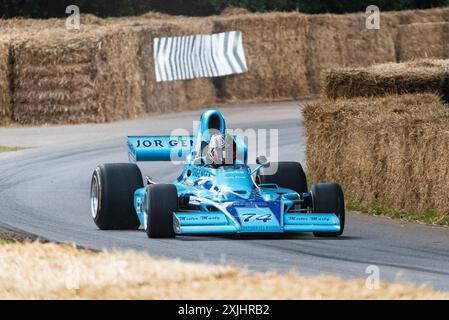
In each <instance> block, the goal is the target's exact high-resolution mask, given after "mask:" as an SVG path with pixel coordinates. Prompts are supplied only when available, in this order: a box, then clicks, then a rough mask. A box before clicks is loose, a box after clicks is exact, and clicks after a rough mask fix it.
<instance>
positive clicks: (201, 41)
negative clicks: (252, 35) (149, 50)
mask: <svg viewBox="0 0 449 320" xmlns="http://www.w3.org/2000/svg"><path fill="white" fill-rule="evenodd" d="M153 45H154V48H153V52H154V64H155V70H156V81H158V82H159V81H173V80H187V79H193V78H204V77H220V76H226V75H230V74H239V73H244V72H246V71H248V67H247V65H246V59H245V52H244V50H243V38H242V33H241V32H240V31H231V32H222V33H215V34H211V35H192V36H181V37H165V38H155V39H154V44H153Z"/></svg>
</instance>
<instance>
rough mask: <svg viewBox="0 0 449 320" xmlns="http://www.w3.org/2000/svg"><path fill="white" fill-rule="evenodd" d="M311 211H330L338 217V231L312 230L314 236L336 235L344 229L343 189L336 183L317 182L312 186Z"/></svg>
mask: <svg viewBox="0 0 449 320" xmlns="http://www.w3.org/2000/svg"><path fill="white" fill-rule="evenodd" d="M311 193H312V203H313V212H315V213H327V212H329V213H330V212H332V213H335V214H336V215H337V217H338V218H339V219H340V231H339V232H314V233H313V234H314V236H315V237H338V236H341V235H342V234H343V231H344V229H345V199H344V195H343V190H342V189H341V187H340V185H339V184H337V183H318V184H316V185H313V186H312V190H311Z"/></svg>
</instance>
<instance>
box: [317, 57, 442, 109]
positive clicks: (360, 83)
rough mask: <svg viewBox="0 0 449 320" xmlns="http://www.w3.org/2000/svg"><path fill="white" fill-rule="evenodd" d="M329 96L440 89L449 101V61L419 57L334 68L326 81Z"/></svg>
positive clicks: (347, 96)
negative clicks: (377, 63)
mask: <svg viewBox="0 0 449 320" xmlns="http://www.w3.org/2000/svg"><path fill="white" fill-rule="evenodd" d="M324 87H325V93H326V96H327V97H328V98H332V99H335V98H338V97H346V98H351V97H369V96H378V95H385V94H403V93H415V92H436V93H439V94H440V95H441V96H443V98H444V100H445V101H449V60H429V59H425V60H417V61H409V62H406V63H388V64H380V65H374V66H371V67H368V68H343V69H332V70H330V71H329V72H327V73H326V77H325V81H324Z"/></svg>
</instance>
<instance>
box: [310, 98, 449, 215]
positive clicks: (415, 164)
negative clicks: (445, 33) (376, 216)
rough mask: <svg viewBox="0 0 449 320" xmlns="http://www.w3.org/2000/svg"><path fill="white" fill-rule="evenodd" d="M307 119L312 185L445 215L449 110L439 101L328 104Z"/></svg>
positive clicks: (448, 199)
mask: <svg viewBox="0 0 449 320" xmlns="http://www.w3.org/2000/svg"><path fill="white" fill-rule="evenodd" d="M304 117H305V129H306V135H307V139H308V146H307V159H308V167H309V170H310V174H311V176H312V179H313V180H314V181H329V180H331V181H337V182H339V183H341V184H342V186H343V188H344V190H345V192H346V194H347V195H348V196H349V197H350V198H352V199H355V200H358V201H361V202H362V203H364V204H384V205H388V206H391V207H394V208H396V209H410V210H418V211H421V210H425V209H431V208H432V209H437V210H438V212H439V214H441V215H448V214H449V184H448V183H447V181H448V180H449V170H448V167H447V164H448V163H449V153H448V152H447V150H449V149H448V148H449V109H448V107H447V106H446V105H444V104H443V103H442V102H441V101H440V99H439V97H438V96H437V95H434V94H413V95H391V96H384V97H374V98H371V99H366V98H354V99H337V100H327V101H324V102H320V103H317V104H314V105H309V106H307V107H306V108H305V110H304Z"/></svg>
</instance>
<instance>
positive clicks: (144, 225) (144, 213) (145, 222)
mask: <svg viewBox="0 0 449 320" xmlns="http://www.w3.org/2000/svg"><path fill="white" fill-rule="evenodd" d="M143 228H144V229H145V230H148V213H147V211H146V210H144V211H143Z"/></svg>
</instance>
